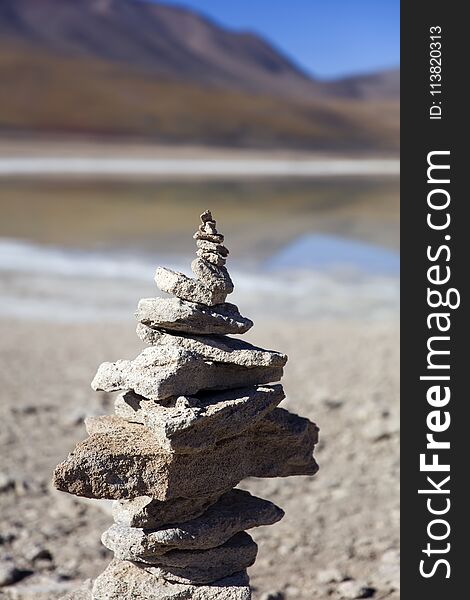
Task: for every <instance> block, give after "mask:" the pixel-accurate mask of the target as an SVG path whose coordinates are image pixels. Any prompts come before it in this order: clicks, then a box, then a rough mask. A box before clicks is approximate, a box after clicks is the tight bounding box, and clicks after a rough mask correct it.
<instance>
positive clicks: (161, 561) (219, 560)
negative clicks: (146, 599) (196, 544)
mask: <svg viewBox="0 0 470 600" xmlns="http://www.w3.org/2000/svg"><path fill="white" fill-rule="evenodd" d="M257 553H258V546H257V545H256V543H255V542H254V541H253V539H252V538H251V537H250V536H249V535H248V534H247V533H245V532H241V533H237V534H236V535H234V536H233V537H232V538H230V539H229V540H228V541H227V542H225V544H222V545H221V546H217V547H216V548H210V549H208V550H172V551H171V552H168V553H167V554H163V555H161V556H158V557H152V559H149V558H148V559H147V560H145V561H143V562H142V561H139V563H138V564H145V565H147V566H146V567H145V568H146V570H148V571H149V572H150V573H152V574H153V575H156V576H157V577H159V578H162V579H165V580H166V581H173V582H176V583H192V584H197V585H200V584H204V583H212V582H213V581H217V580H218V579H222V578H224V577H229V576H230V575H233V574H234V573H237V572H239V571H242V570H244V569H246V568H247V567H250V566H251V565H252V564H254V562H255V560H256V555H257Z"/></svg>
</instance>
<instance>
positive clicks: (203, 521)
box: [101, 490, 284, 562]
mask: <svg viewBox="0 0 470 600" xmlns="http://www.w3.org/2000/svg"><path fill="white" fill-rule="evenodd" d="M283 515H284V512H283V511H282V510H281V509H280V508H278V507H277V506H276V505H275V504H273V503H272V502H269V501H268V500H263V499H261V498H257V497H256V496H252V495H251V494H250V493H248V492H245V491H243V490H232V491H230V492H228V493H227V494H224V495H223V496H222V497H221V498H220V499H219V501H218V502H216V503H215V504H213V505H212V506H211V507H210V508H209V509H208V510H207V511H206V512H205V513H204V514H203V515H202V516H200V517H198V518H197V519H193V520H191V521H187V522H186V523H183V524H179V525H174V526H171V527H165V528H161V529H158V530H149V529H140V528H135V527H123V526H122V525H112V526H111V527H110V528H109V529H108V530H107V531H105V532H104V533H103V535H102V537H101V541H102V542H103V544H104V545H105V546H106V548H109V550H112V551H113V552H114V554H115V557H116V558H120V559H123V560H132V561H143V562H153V560H152V557H158V556H160V555H162V554H165V553H167V552H169V551H171V550H175V549H177V550H192V549H194V550H205V549H208V548H214V547H216V546H220V545H221V544H224V543H225V542H226V541H228V540H229V539H230V538H231V537H232V536H233V535H235V534H236V533H238V532H240V531H245V530H247V529H251V528H252V527H259V526H261V525H272V524H273V523H276V522H277V521H279V520H280V519H281V518H282V517H283ZM156 562H158V559H157V560H156Z"/></svg>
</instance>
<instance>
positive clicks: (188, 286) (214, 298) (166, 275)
mask: <svg viewBox="0 0 470 600" xmlns="http://www.w3.org/2000/svg"><path fill="white" fill-rule="evenodd" d="M155 283H156V284H157V286H158V288H159V289H160V290H162V292H166V293H167V294H173V295H174V296H176V297H177V298H181V299H182V300H188V301H189V302H199V303H201V304H206V305H207V306H214V305H215V304H222V303H224V302H225V299H226V298H227V295H228V294H229V293H230V292H229V291H228V289H230V288H228V289H227V288H224V287H215V286H213V287H207V286H206V285H204V284H203V283H202V282H201V281H199V279H192V278H191V277H188V276H187V275H185V274H184V273H180V272H179V271H172V270H171V269H167V268H166V267H158V268H157V270H156V271H155ZM232 290H233V286H232V289H231V290H230V291H232Z"/></svg>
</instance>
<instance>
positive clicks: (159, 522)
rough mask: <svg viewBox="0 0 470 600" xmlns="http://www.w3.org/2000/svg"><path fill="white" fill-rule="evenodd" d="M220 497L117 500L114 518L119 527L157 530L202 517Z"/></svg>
mask: <svg viewBox="0 0 470 600" xmlns="http://www.w3.org/2000/svg"><path fill="white" fill-rule="evenodd" d="M219 497H220V494H216V495H214V496H201V497H200V498H174V499H172V500H166V501H161V500H155V499H154V498H151V497H150V496H138V497H137V498H134V499H132V500H116V501H115V502H113V518H114V521H115V522H116V523H118V524H119V525H124V526H127V527H143V528H145V529H156V528H157V527H162V526H163V525H167V524H169V523H185V522H186V521H190V520H191V519H196V518H197V517H200V516H201V515H202V514H203V513H204V512H205V511H206V510H207V509H208V508H209V507H210V506H212V505H213V504H214V503H215V502H217V500H218V499H219Z"/></svg>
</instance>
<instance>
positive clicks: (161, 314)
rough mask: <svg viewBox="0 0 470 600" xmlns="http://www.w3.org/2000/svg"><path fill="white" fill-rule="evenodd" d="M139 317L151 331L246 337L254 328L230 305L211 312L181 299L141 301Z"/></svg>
mask: <svg viewBox="0 0 470 600" xmlns="http://www.w3.org/2000/svg"><path fill="white" fill-rule="evenodd" d="M136 317H137V320H138V321H140V322H141V323H144V324H145V325H148V326H149V327H153V328H155V327H156V328H160V329H166V330H168V331H181V332H185V333H189V334H195V335H208V334H209V335H210V334H220V335H224V334H230V333H245V332H246V331H248V330H249V329H250V328H251V327H252V326H253V321H250V319H247V318H246V317H242V315H241V314H240V313H239V311H238V308H237V307H236V306H235V305H234V304H230V303H229V302H226V303H224V304H219V305H218V306H217V307H213V308H211V307H209V306H204V305H203V304H197V303H195V302H187V301H184V300H180V299H179V298H142V300H140V302H139V304H138V307H137V312H136Z"/></svg>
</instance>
